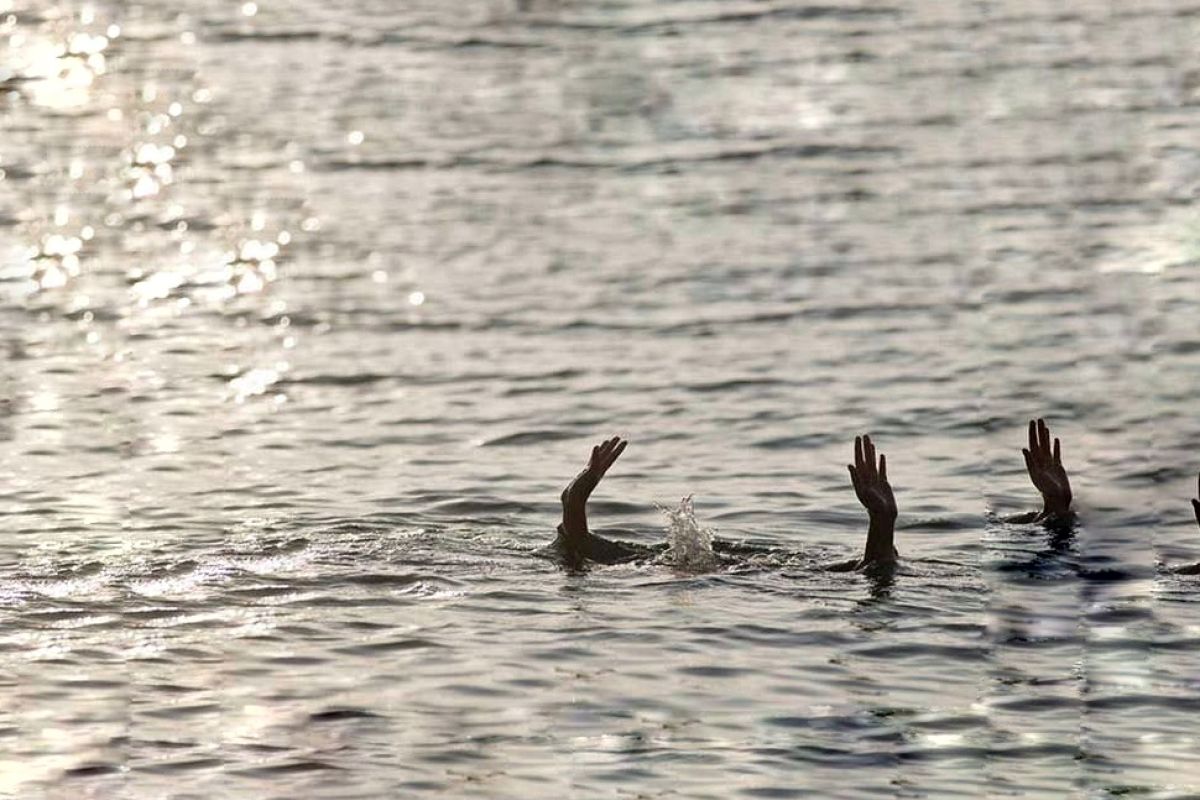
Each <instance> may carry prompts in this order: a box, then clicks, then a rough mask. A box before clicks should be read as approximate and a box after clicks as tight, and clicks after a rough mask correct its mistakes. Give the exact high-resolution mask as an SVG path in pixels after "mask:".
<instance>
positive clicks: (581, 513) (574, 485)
mask: <svg viewBox="0 0 1200 800" xmlns="http://www.w3.org/2000/svg"><path fill="white" fill-rule="evenodd" d="M627 444H628V442H626V441H624V440H622V439H621V437H619V436H614V437H612V438H611V439H608V440H606V441H603V442H601V443H600V444H598V445H596V446H595V447H593V448H592V455H591V457H590V458H589V459H588V463H587V466H586V467H584V468H583V471H582V472H580V473H579V474H578V475H576V476H575V479H574V480H572V481H571V482H570V483H569V484H567V488H566V489H563V493H562V505H563V525H562V526H563V531H564V533H566V534H567V536H568V537H585V536H587V534H588V527H587V501H588V498H589V497H591V495H592V491H593V490H595V488H596V486H597V485H598V484H599V483H600V479H601V478H603V477H604V474H605V473H606V472H608V470H609V468H610V467H611V466H612V465H613V464H614V463H616V461H617V459H618V458H620V457H621V453H624V452H625V445H627Z"/></svg>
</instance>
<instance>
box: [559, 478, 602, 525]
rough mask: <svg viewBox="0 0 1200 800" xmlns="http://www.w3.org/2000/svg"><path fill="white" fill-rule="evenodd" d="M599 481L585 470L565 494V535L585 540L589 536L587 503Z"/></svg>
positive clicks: (563, 521) (563, 523) (572, 482)
mask: <svg viewBox="0 0 1200 800" xmlns="http://www.w3.org/2000/svg"><path fill="white" fill-rule="evenodd" d="M596 483H597V481H596V480H594V479H593V478H592V476H591V474H590V473H589V472H588V471H587V470H584V471H583V472H581V473H579V474H578V475H577V476H575V480H573V481H571V484H570V486H568V487H567V490H566V491H565V492H563V518H562V528H563V533H564V534H566V535H567V536H569V537H572V538H585V537H586V536H587V535H588V522H587V501H588V497H590V496H591V494H592V490H593V489H595V488H596Z"/></svg>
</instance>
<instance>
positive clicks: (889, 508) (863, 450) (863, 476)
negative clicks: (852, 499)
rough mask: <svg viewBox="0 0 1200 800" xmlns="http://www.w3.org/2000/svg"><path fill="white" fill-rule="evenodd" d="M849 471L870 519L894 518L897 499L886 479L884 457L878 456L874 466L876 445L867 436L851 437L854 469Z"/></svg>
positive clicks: (885, 460) (849, 467) (851, 468)
mask: <svg viewBox="0 0 1200 800" xmlns="http://www.w3.org/2000/svg"><path fill="white" fill-rule="evenodd" d="M847 468H848V469H849V470H850V482H851V483H853V484H854V493H855V494H856V495H858V502H860V503H862V504H863V506H864V507H865V508H866V509H867V513H869V514H870V515H871V518H872V519H876V518H879V519H890V520H893V521H894V520H895V519H896V497H895V495H893V494H892V486H891V484H889V483H888V477H887V456H883V455H881V456H879V466H878V467H876V466H875V445H873V444H871V437H870V436H855V437H854V466H849V465H847Z"/></svg>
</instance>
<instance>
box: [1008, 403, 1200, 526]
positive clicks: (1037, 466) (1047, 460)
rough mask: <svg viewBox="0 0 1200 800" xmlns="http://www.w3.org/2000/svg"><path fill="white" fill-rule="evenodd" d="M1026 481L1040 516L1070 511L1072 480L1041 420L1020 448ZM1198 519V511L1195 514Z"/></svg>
mask: <svg viewBox="0 0 1200 800" xmlns="http://www.w3.org/2000/svg"><path fill="white" fill-rule="evenodd" d="M1021 452H1022V453H1023V454H1024V455H1025V469H1027V470H1028V471H1029V479H1030V480H1032V481H1033V485H1034V486H1035V487H1037V490H1038V491H1039V492H1041V493H1042V506H1043V507H1042V516H1043V517H1047V516H1054V515H1058V514H1066V513H1068V512H1070V510H1071V481H1070V480H1068V479H1067V471H1066V469H1064V468H1063V463H1062V448H1061V446H1060V445H1059V443H1058V439H1055V440H1054V445H1053V447H1052V446H1051V444H1050V429H1049V428H1047V427H1046V421H1045V420H1044V419H1038V420H1030V421H1029V447H1027V448H1022V449H1021ZM1196 513H1197V518H1198V519H1200V510H1198V511H1197V512H1196Z"/></svg>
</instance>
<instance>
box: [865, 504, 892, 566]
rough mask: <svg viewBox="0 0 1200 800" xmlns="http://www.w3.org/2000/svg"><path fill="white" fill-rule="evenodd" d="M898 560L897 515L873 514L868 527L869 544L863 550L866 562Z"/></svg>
mask: <svg viewBox="0 0 1200 800" xmlns="http://www.w3.org/2000/svg"><path fill="white" fill-rule="evenodd" d="M895 560H896V517H895V515H892V514H872V515H871V522H870V525H869V526H868V527H867V546H866V549H865V550H864V551H863V561H864V562H865V563H879V562H887V561H895Z"/></svg>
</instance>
